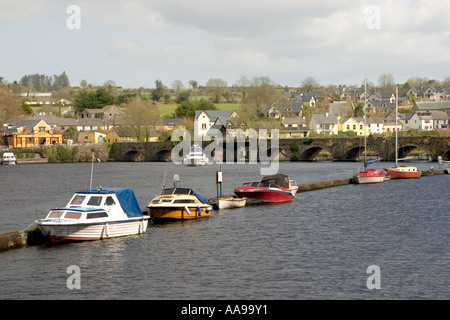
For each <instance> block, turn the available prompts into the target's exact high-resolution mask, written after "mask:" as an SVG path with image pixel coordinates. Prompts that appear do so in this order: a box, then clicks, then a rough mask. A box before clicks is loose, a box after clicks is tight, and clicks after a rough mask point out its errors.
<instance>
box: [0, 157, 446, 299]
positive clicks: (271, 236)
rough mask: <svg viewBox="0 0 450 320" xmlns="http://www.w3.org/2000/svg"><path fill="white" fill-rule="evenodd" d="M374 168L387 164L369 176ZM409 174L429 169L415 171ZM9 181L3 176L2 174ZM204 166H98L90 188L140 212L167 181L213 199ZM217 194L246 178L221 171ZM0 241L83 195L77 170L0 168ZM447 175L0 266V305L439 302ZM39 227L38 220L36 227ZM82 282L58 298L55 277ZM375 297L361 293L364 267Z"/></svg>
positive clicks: (341, 173)
mask: <svg viewBox="0 0 450 320" xmlns="http://www.w3.org/2000/svg"><path fill="white" fill-rule="evenodd" d="M381 165H382V166H388V165H390V164H386V163H382V164H381ZM417 165H418V167H419V168H420V169H422V170H426V169H428V168H429V164H417ZM280 166H281V170H280V173H285V174H288V175H289V176H290V177H292V178H293V179H295V180H296V181H297V183H307V182H314V181H322V180H330V179H340V178H347V177H350V176H351V175H352V174H353V172H354V170H355V168H356V167H357V164H355V163H281V164H280ZM10 169H12V170H10ZM216 170H218V168H216V167H215V166H205V167H189V168H188V167H183V166H175V165H172V164H170V163H101V164H98V165H96V166H95V172H94V185H102V186H110V187H112V186H117V187H131V188H133V189H134V191H135V193H136V197H137V199H138V202H139V203H140V205H141V207H145V206H146V204H147V203H148V201H149V200H151V199H152V198H153V197H154V196H156V195H158V194H159V193H160V191H161V188H162V185H163V179H164V172H166V182H165V185H166V186H170V185H171V183H172V181H171V177H173V175H174V174H179V176H180V178H181V185H182V186H183V185H184V186H190V187H192V188H193V189H194V190H195V191H196V192H198V193H199V194H201V195H202V196H204V197H206V198H208V197H213V196H215V194H216V190H215V171H216ZM222 170H223V172H224V183H223V188H224V194H230V193H232V192H233V188H234V187H236V186H240V185H242V184H243V183H244V182H247V181H252V180H255V178H259V167H258V166H250V165H244V164H242V165H224V166H223V167H222ZM0 174H1V175H2V179H4V180H2V181H10V183H8V184H5V183H2V186H1V191H0V192H1V193H0V204H1V215H0V228H1V230H0V232H9V231H13V230H20V229H23V228H25V227H26V226H28V225H29V224H30V223H31V222H32V221H34V220H35V219H36V212H38V210H41V212H43V215H45V214H46V212H47V211H48V210H49V209H51V208H53V207H55V206H61V205H65V204H66V203H67V202H68V200H69V199H70V197H71V196H72V194H73V192H74V191H76V190H78V189H86V188H87V187H88V184H89V175H90V165H89V164H54V165H53V164H48V165H18V166H15V168H0ZM448 190H449V176H448V175H446V176H432V177H422V178H420V179H418V180H409V181H408V180H392V181H389V182H385V183H383V184H377V185H348V186H341V187H336V188H330V189H323V190H318V191H313V192H308V193H300V194H298V195H297V196H296V199H295V201H294V202H290V203H284V204H276V205H253V206H247V207H244V208H238V209H232V210H222V211H213V214H212V215H211V217H209V218H207V219H202V220H198V221H183V222H179V221H173V222H166V223H161V222H159V223H153V222H152V223H150V225H149V228H148V230H147V233H146V234H143V235H137V236H131V237H124V238H115V239H108V240H105V241H94V242H80V243H68V244H63V245H42V246H35V247H29V248H24V249H17V250H11V251H6V252H2V253H0V256H1V259H0V268H1V270H2V272H1V274H0V282H1V286H0V295H1V297H2V298H4V299H30V298H31V299H43V298H45V299H449V298H450V296H449V291H448V288H449V287H450V283H449V280H450V276H449V271H448V264H449V262H450V248H449V241H448V239H449V231H448V230H450V229H449V219H450V217H449V215H448V214H447V211H448ZM39 218H40V217H39ZM71 265H77V266H79V267H80V270H81V290H69V289H68V288H67V279H68V277H69V276H70V275H69V274H68V273H67V268H68V267H69V266H71ZM371 265H377V266H379V267H380V270H381V289H380V290H376V291H373V290H369V289H368V288H367V286H366V281H367V278H368V276H369V275H368V274H367V273H366V270H367V267H368V266H371Z"/></svg>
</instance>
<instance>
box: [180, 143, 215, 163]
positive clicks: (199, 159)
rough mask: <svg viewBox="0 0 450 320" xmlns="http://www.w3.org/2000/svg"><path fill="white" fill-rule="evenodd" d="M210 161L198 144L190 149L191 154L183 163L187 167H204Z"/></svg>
mask: <svg viewBox="0 0 450 320" xmlns="http://www.w3.org/2000/svg"><path fill="white" fill-rule="evenodd" d="M208 161H209V160H208V157H207V156H206V155H205V153H204V152H203V149H202V148H201V147H200V146H198V145H196V144H194V145H193V146H192V147H191V148H190V149H189V153H188V154H187V155H186V157H185V158H184V159H183V163H184V164H185V165H187V166H204V165H205V164H207V163H208Z"/></svg>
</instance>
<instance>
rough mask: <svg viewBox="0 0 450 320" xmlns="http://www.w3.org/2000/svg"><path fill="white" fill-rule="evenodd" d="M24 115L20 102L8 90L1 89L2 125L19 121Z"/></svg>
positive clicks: (0, 120)
mask: <svg viewBox="0 0 450 320" xmlns="http://www.w3.org/2000/svg"><path fill="white" fill-rule="evenodd" d="M21 115H22V108H21V106H20V102H19V101H17V100H16V99H14V97H13V96H12V95H11V93H9V92H8V91H7V90H5V89H3V88H0V124H2V125H3V124H4V123H8V122H11V121H14V120H16V119H18V118H19V117H20V116H21Z"/></svg>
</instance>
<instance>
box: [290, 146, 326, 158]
mask: <svg viewBox="0 0 450 320" xmlns="http://www.w3.org/2000/svg"><path fill="white" fill-rule="evenodd" d="M322 151H326V152H328V153H330V154H332V153H331V152H330V151H329V150H327V149H326V148H322V147H311V148H308V149H306V150H305V151H303V152H302V153H301V154H300V156H299V158H298V160H299V161H314V160H315V159H316V158H317V157H318V156H319V154H320V153H321V152H322Z"/></svg>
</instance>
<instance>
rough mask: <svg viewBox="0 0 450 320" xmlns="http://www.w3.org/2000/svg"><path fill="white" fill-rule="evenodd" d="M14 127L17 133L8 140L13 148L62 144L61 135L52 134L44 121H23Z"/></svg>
mask: <svg viewBox="0 0 450 320" xmlns="http://www.w3.org/2000/svg"><path fill="white" fill-rule="evenodd" d="M16 127H17V132H16V133H14V134H13V135H12V138H11V140H10V144H11V145H12V146H13V148H31V147H37V146H43V145H53V144H58V143H62V142H63V136H62V134H54V133H53V130H52V129H51V128H50V126H49V125H48V124H47V123H45V121H44V120H23V121H21V122H20V123H18V124H17V126H16Z"/></svg>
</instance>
